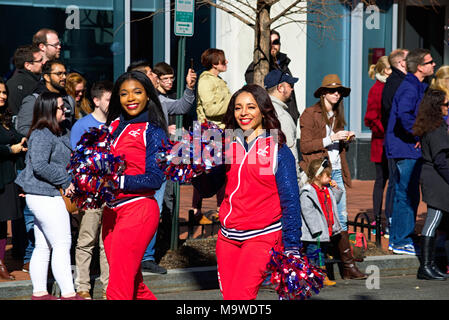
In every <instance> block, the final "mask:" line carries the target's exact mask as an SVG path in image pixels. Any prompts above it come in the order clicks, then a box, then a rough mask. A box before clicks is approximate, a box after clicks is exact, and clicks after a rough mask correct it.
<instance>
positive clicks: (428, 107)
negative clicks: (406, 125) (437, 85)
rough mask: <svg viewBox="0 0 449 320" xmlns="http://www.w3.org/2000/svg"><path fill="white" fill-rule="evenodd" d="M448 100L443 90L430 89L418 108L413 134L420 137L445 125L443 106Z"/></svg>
mask: <svg viewBox="0 0 449 320" xmlns="http://www.w3.org/2000/svg"><path fill="white" fill-rule="evenodd" d="M445 99H446V93H444V92H443V91H441V90H436V89H429V90H428V91H427V92H426V94H425V95H424V97H423V99H422V100H421V103H420V105H419V108H418V115H417V116H416V120H415V124H414V125H413V134H414V135H415V136H418V137H422V136H424V134H426V133H427V132H430V131H433V130H435V129H436V128H438V127H439V126H441V124H442V123H443V113H442V112H441V106H442V105H443V104H444V100H445Z"/></svg>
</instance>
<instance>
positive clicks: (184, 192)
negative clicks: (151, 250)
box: [0, 180, 426, 282]
mask: <svg viewBox="0 0 449 320" xmlns="http://www.w3.org/2000/svg"><path fill="white" fill-rule="evenodd" d="M373 185H374V181H372V180H370V181H361V180H353V187H352V188H350V189H347V208H348V220H353V219H354V218H355V216H356V214H357V213H359V212H360V211H368V213H369V216H370V218H371V219H372V218H373V216H372V190H373ZM191 205H192V186H190V185H183V186H181V199H180V214H179V221H187V219H188V210H189V209H190V208H191ZM214 209H216V198H215V197H213V198H209V199H204V200H203V212H207V211H209V210H214ZM425 214H426V205H425V203H423V202H421V203H420V205H419V208H418V217H417V227H416V231H417V232H418V233H419V232H420V231H421V229H422V225H423V222H424V219H425ZM383 220H384V219H383ZM210 228H211V227H210V226H207V227H206V228H205V234H206V235H207V234H210V233H211V229H210ZM214 230H215V232H216V230H217V226H215V229H214ZM350 230H352V227H351V228H350ZM200 234H201V228H200V227H196V228H195V233H194V237H197V236H199V235H200ZM8 237H11V231H10V226H9V228H8ZM179 237H180V239H185V238H187V227H182V228H180V232H179ZM10 240H11V239H10V238H9V239H8V242H10ZM372 240H373V241H374V240H375V239H374V237H373V238H372ZM387 247H388V240H387V239H385V238H383V237H382V248H383V249H384V251H387ZM5 260H6V261H5V262H6V264H7V267H8V270H9V271H10V273H11V274H13V275H14V276H15V277H16V281H18V280H30V276H29V274H28V273H25V272H22V271H21V270H22V262H21V261H17V260H14V259H12V257H11V245H10V244H9V245H7V251H6V258H5ZM3 281H7V280H0V282H3Z"/></svg>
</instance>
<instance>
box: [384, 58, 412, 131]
mask: <svg viewBox="0 0 449 320" xmlns="http://www.w3.org/2000/svg"><path fill="white" fill-rule="evenodd" d="M407 54H408V50H406V49H396V50H394V51H392V52H391V53H390V55H389V56H388V61H389V62H390V66H391V70H392V72H391V75H390V76H389V77H388V78H387V81H386V82H385V86H384V89H383V91H382V109H381V115H382V119H381V121H382V125H383V127H384V130H385V131H386V130H387V126H388V119H389V118H390V110H391V105H392V103H393V97H394V94H395V93H396V90H397V89H398V88H399V86H400V85H401V83H402V80H404V78H405V75H406V74H407V68H406V64H405V58H407Z"/></svg>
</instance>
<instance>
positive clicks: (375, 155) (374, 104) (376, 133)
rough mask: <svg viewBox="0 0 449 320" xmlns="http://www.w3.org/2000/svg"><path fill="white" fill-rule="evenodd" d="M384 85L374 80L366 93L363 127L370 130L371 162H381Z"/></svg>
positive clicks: (383, 133)
mask: <svg viewBox="0 0 449 320" xmlns="http://www.w3.org/2000/svg"><path fill="white" fill-rule="evenodd" d="M384 85H385V83H383V82H381V81H379V80H376V82H375V83H374V85H373V86H372V87H371V89H370V90H369V93H368V104H367V107H366V114H365V119H364V120H365V125H366V126H367V127H369V128H370V129H371V132H372V135H371V161H372V162H382V155H383V144H384V137H385V130H384V127H383V126H382V122H381V107H382V103H381V101H382V90H383V89H384Z"/></svg>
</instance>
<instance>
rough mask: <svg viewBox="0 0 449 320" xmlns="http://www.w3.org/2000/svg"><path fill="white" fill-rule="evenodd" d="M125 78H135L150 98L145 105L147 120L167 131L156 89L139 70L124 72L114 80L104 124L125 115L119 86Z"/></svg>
mask: <svg viewBox="0 0 449 320" xmlns="http://www.w3.org/2000/svg"><path fill="white" fill-rule="evenodd" d="M126 80H136V81H138V82H140V84H141V85H142V86H143V87H144V89H145V91H146V94H147V96H148V97H149V98H150V100H149V101H148V103H147V106H146V107H145V110H149V111H150V112H148V115H149V118H148V121H149V122H150V123H151V124H153V125H155V126H157V127H160V128H162V129H163V130H164V131H165V132H166V133H168V129H167V121H165V117H164V112H163V111H162V105H161V102H160V101H159V98H158V94H157V91H156V89H155V88H154V86H153V84H152V83H151V81H150V79H148V77H147V75H146V74H144V73H143V72H140V71H130V72H125V73H124V74H122V75H121V76H120V77H119V78H118V79H117V81H116V82H115V84H114V87H113V89H112V94H111V101H110V102H109V109H108V116H107V120H106V125H110V124H111V122H112V121H114V120H115V119H117V117H119V116H120V115H121V114H124V115H125V116H126V112H125V111H124V110H123V108H122V104H121V103H120V87H121V86H122V84H123V82H125V81H126Z"/></svg>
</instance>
